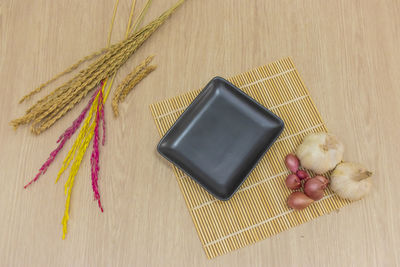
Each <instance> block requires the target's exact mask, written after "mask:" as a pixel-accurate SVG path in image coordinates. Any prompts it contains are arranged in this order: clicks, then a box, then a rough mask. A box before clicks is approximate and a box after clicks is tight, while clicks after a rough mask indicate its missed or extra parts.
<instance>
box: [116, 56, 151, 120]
mask: <svg viewBox="0 0 400 267" xmlns="http://www.w3.org/2000/svg"><path fill="white" fill-rule="evenodd" d="M153 58H154V56H149V57H147V58H146V59H145V60H143V61H142V62H141V63H140V64H139V65H138V66H136V68H135V69H134V70H133V71H132V72H131V73H129V74H128V75H127V76H126V78H125V79H124V80H123V81H122V82H121V83H120V84H119V85H118V87H117V89H115V91H114V97H113V100H112V104H111V106H112V108H113V111H114V115H115V116H116V117H118V115H119V112H118V104H119V102H121V101H120V97H121V94H122V92H123V91H124V89H125V88H126V87H127V86H128V85H129V84H130V83H131V81H133V80H134V79H137V77H138V76H142V73H143V71H144V70H145V69H146V68H147V66H148V65H149V64H150V62H151V61H152V60H153ZM149 73H150V72H149ZM149 73H147V74H146V76H147V75H148V74H149ZM144 77H145V76H143V77H141V79H140V80H142V79H143V78H144ZM137 83H138V82H137Z"/></svg>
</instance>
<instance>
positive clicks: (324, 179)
mask: <svg viewBox="0 0 400 267" xmlns="http://www.w3.org/2000/svg"><path fill="white" fill-rule="evenodd" d="M314 178H315V179H318V180H320V181H321V183H323V184H324V185H325V187H324V189H325V188H326V187H327V186H328V184H329V180H328V179H326V177H324V176H322V175H316V176H314Z"/></svg>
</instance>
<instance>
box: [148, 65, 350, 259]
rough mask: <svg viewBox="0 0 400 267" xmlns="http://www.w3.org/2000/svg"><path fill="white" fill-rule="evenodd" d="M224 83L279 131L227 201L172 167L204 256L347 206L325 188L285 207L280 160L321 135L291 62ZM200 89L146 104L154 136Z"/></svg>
mask: <svg viewBox="0 0 400 267" xmlns="http://www.w3.org/2000/svg"><path fill="white" fill-rule="evenodd" d="M228 80H229V81H230V82H232V83H233V84H235V85H236V86H238V87H239V88H240V89H241V90H243V91H244V92H245V93H246V94H248V95H249V96H251V97H252V98H254V99H255V100H257V101H258V102H259V103H261V104H262V105H264V106H265V107H267V108H268V109H270V110H271V111H272V112H274V113H275V114H277V115H278V116H279V117H281V118H282V120H283V121H284V122H285V129H284V131H283V132H282V134H281V136H280V137H279V138H278V139H277V141H276V142H275V144H274V145H273V146H272V147H271V148H270V149H269V151H268V152H267V153H266V155H265V156H264V157H263V158H262V160H261V161H260V162H259V163H258V165H257V166H256V168H255V169H254V170H253V171H252V172H251V174H250V175H249V177H248V178H247V180H246V181H245V182H244V183H243V184H242V186H241V187H240V189H239V190H238V191H237V193H236V194H235V195H234V196H233V197H232V198H231V199H230V200H229V201H219V200H217V199H215V198H214V197H213V196H211V195H210V194H209V193H208V192H207V191H206V190H204V189H203V188H201V187H200V186H199V185H198V184H197V183H195V182H194V181H193V180H192V179H191V178H189V177H188V176H186V175H185V174H184V173H183V172H182V171H181V170H179V169H178V168H176V167H175V166H173V170H174V172H175V176H176V179H177V181H178V184H179V186H180V189H181V191H182V194H183V196H184V198H185V201H186V204H187V207H188V209H189V212H190V215H191V216H192V219H193V222H194V224H195V226H196V229H197V233H198V235H199V238H200V241H201V243H202V245H203V248H204V250H205V252H206V254H207V256H208V257H209V258H213V257H216V256H219V255H221V254H224V253H226V252H229V251H232V250H235V249H238V248H241V247H244V246H246V245H249V244H252V243H255V242H257V241H259V240H262V239H265V238H267V237H269V236H272V235H275V234H277V233H280V232H282V231H284V230H286V229H289V228H291V227H294V226H297V225H299V224H302V223H304V222H307V221H309V220H312V219H314V218H316V217H318V216H321V215H324V214H327V213H330V212H331V211H334V210H337V209H339V208H341V207H343V206H345V205H347V204H349V203H350V202H349V201H347V200H344V199H341V198H339V197H338V196H337V195H335V194H334V193H333V192H332V191H331V190H329V189H327V190H325V196H324V198H322V199H321V200H319V201H317V202H314V203H313V204H312V205H310V206H309V207H308V208H306V209H304V210H302V211H295V210H292V209H289V208H288V207H287V205H286V200H287V197H288V195H289V194H290V193H291V191H290V190H289V189H287V188H286V186H285V182H284V181H285V178H286V176H287V175H288V174H289V172H288V170H287V168H286V167H285V164H284V158H285V156H286V155H287V154H288V153H290V152H294V151H295V148H296V147H297V146H298V145H299V144H300V143H301V141H302V139H303V137H304V136H305V135H307V134H308V133H310V132H321V131H327V129H326V126H325V124H324V122H323V120H322V119H321V116H320V115H319V112H318V110H317V108H316V107H315V104H314V103H313V101H312V99H311V97H310V95H309V93H308V90H307V89H306V87H305V86H304V83H303V82H302V80H301V78H300V76H299V74H298V72H297V70H296V68H295V66H294V64H293V62H292V60H291V59H290V58H286V59H282V60H280V61H277V62H274V63H271V64H268V65H266V66H262V67H259V68H256V69H253V70H251V71H248V72H245V73H242V74H239V75H236V76H234V77H232V78H230V79H228ZM200 91H201V89H200V90H195V91H190V92H188V93H186V94H183V95H180V96H176V97H174V98H171V99H167V100H164V101H162V102H159V103H155V104H153V105H151V106H150V109H151V112H152V115H153V117H154V120H155V123H156V125H157V129H158V132H159V133H160V136H163V135H164V134H165V133H166V132H167V131H168V129H169V128H170V127H171V126H172V124H173V123H174V122H175V121H176V119H177V118H178V117H179V116H180V115H181V114H182V113H183V111H184V110H185V109H186V107H187V106H188V105H189V104H190V103H191V102H192V101H193V100H194V99H195V97H196V96H197V94H198V93H199V92H200Z"/></svg>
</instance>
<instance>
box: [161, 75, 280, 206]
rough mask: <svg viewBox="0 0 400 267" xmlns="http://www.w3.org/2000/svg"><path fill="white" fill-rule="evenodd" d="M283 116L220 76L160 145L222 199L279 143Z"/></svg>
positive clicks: (199, 181)
mask: <svg viewBox="0 0 400 267" xmlns="http://www.w3.org/2000/svg"><path fill="white" fill-rule="evenodd" d="M283 127H284V124H283V121H282V120H281V119H280V118H279V117H278V116H276V115H275V114H273V113H272V112H271V111H269V110H268V109H266V108H265V107H263V106H262V105H261V104H259V103H258V102H256V101H255V100H254V99H252V98H251V97H249V96H248V95H246V94H245V93H243V92H242V91H241V90H240V89H239V88H237V87H236V86H234V85H233V84H231V83H230V82H228V81H227V80H225V79H223V78H220V77H215V78H214V79H212V80H211V81H210V82H209V83H208V84H207V85H206V87H205V88H204V89H203V90H202V91H201V92H200V94H199V95H198V96H197V97H196V99H195V100H194V101H193V102H192V103H191V104H190V105H189V107H188V108H187V109H186V110H185V112H183V114H182V115H181V116H180V117H179V118H178V120H177V121H176V122H175V124H174V125H173V126H172V127H171V128H170V129H169V131H168V132H167V133H166V134H165V136H164V137H163V138H162V139H161V141H160V143H159V144H158V147H157V150H158V152H159V153H160V154H161V155H163V156H164V157H165V158H166V159H168V160H169V161H171V162H172V163H173V164H175V165H176V166H177V167H179V168H180V169H181V170H182V171H184V172H185V173H186V174H187V175H188V176H190V177H191V178H193V179H194V180H195V181H196V182H197V183H199V184H200V185H201V186H203V187H204V188H205V189H206V190H207V191H208V192H210V193H211V194H213V195H214V196H215V197H216V198H218V199H220V200H228V199H229V198H230V197H231V196H232V195H233V194H234V193H235V191H236V190H237V189H238V188H239V187H240V185H241V184H242V183H243V181H244V180H245V179H246V177H247V176H248V175H249V173H250V172H251V170H252V169H253V168H254V167H255V165H256V164H257V162H258V161H259V160H260V159H261V158H262V156H263V155H264V154H265V153H266V151H267V150H268V148H269V147H270V146H271V145H272V144H273V143H274V141H275V140H276V138H277V137H278V136H279V135H280V133H281V132H282V130H283Z"/></svg>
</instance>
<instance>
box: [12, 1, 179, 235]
mask: <svg viewBox="0 0 400 267" xmlns="http://www.w3.org/2000/svg"><path fill="white" fill-rule="evenodd" d="M184 1H185V0H179V1H178V2H176V3H175V5H173V6H172V7H171V8H169V9H168V10H167V11H165V12H164V13H162V14H161V16H159V17H158V18H157V19H155V20H153V21H152V22H150V23H149V24H148V25H146V26H145V27H143V28H141V29H140V30H136V29H137V28H138V27H140V25H141V23H142V20H143V18H144V15H145V14H146V12H147V10H148V8H149V7H150V4H151V2H152V1H151V0H147V2H146V3H145V5H144V7H143V8H142V10H141V12H140V14H139V16H138V18H137V19H136V20H135V22H134V23H132V19H133V14H134V9H135V6H136V0H132V3H131V11H130V15H129V20H128V23H127V28H126V32H125V39H124V40H122V41H121V42H119V43H117V44H114V45H110V40H111V35H112V31H113V25H114V21H115V18H116V13H117V8H118V4H119V0H116V2H115V5H114V9H113V15H112V18H111V23H110V30H109V34H108V40H107V47H106V48H103V49H101V50H99V51H96V52H94V53H92V54H90V55H88V56H86V57H84V58H82V59H80V60H79V61H78V62H76V63H75V64H73V65H72V66H70V67H69V68H67V69H66V70H64V71H63V72H61V73H59V74H57V75H56V76H54V77H53V78H52V79H50V80H49V81H47V82H45V83H43V84H41V85H40V86H39V87H38V88H35V89H34V90H33V91H31V92H30V93H28V94H27V95H25V96H24V97H23V98H22V99H21V100H20V102H23V101H25V100H27V99H29V98H31V97H32V96H33V95H35V94H36V93H39V92H40V91H41V90H42V89H43V88H45V87H46V86H47V85H49V84H51V83H52V82H54V81H55V80H57V79H58V78H59V77H61V76H63V75H64V74H67V73H69V72H72V71H74V70H76V69H77V68H78V67H79V66H80V65H81V64H82V63H83V62H86V61H89V60H92V59H94V58H98V59H97V61H96V62H94V63H92V64H91V65H89V67H87V68H86V69H83V70H81V71H80V72H79V73H78V74H76V75H75V76H74V77H73V78H72V79H70V80H69V81H67V82H66V83H64V84H62V85H61V86H59V87H57V88H56V89H55V90H53V91H52V92H51V93H50V94H48V95H47V96H45V97H43V98H42V99H40V100H38V101H37V102H36V103H35V104H33V105H32V106H31V107H30V108H28V109H27V111H26V113H25V115H24V116H22V117H20V118H18V119H15V120H13V121H12V122H11V124H12V125H13V126H14V127H18V126H20V125H22V124H31V130H32V132H34V133H36V134H40V133H41V132H43V131H44V130H46V129H48V128H49V127H50V126H52V125H53V124H54V123H55V122H56V121H57V120H58V119H60V118H61V117H62V116H64V115H65V114H66V113H67V112H68V111H69V110H70V109H72V108H73V107H74V106H75V105H76V104H77V103H79V102H80V101H81V100H82V99H83V98H84V97H85V96H86V95H87V94H88V93H89V92H90V91H92V90H93V88H97V89H95V90H94V93H93V95H92V96H91V97H90V99H89V102H88V103H87V105H86V106H85V107H84V109H83V110H82V112H81V113H80V115H79V116H78V118H76V119H75V120H74V121H73V122H72V125H71V126H70V127H69V128H67V129H66V130H65V131H64V133H63V134H61V135H60V137H59V138H58V140H57V143H58V146H57V147H56V148H55V149H54V150H53V151H52V152H51V153H50V155H49V157H48V159H47V160H46V161H45V163H44V164H43V165H42V166H41V168H40V169H39V171H38V173H37V174H36V175H35V176H34V178H33V179H32V180H31V181H30V182H29V183H27V184H26V185H25V187H24V188H27V187H28V186H30V185H31V184H32V183H33V182H35V181H37V180H38V179H39V177H40V176H41V175H42V174H44V173H45V172H46V170H47V169H48V167H49V166H50V165H51V163H52V162H53V161H54V160H55V158H56V156H57V155H58V154H59V152H60V151H61V150H62V148H63V147H64V146H65V144H66V142H67V141H68V140H69V139H70V138H71V137H72V135H73V134H74V133H75V132H76V131H77V130H78V129H79V128H80V130H79V133H78V136H77V138H76V139H75V141H74V143H73V145H72V147H71V148H70V150H69V151H68V153H67V155H66V157H65V158H64V160H63V163H62V165H61V168H60V170H59V171H58V174H57V177H56V183H57V182H58V181H59V179H60V178H61V176H62V174H63V173H64V172H65V171H67V170H68V169H69V168H70V171H69V174H68V178H67V181H66V183H65V185H64V192H65V195H66V202H65V210H64V216H63V219H62V225H63V235H62V237H63V239H64V238H65V236H66V234H67V226H68V220H69V210H70V203H71V195H72V189H73V186H74V182H75V178H76V175H77V173H78V171H79V168H80V166H81V162H82V160H83V157H84V155H85V153H86V151H87V149H88V147H89V145H90V142H91V141H92V139H93V147H92V153H91V157H90V163H91V180H92V190H93V195H94V200H95V201H97V203H98V206H99V208H100V210H101V211H102V212H103V206H102V203H101V200H100V199H101V197H100V190H99V171H100V151H101V149H100V140H101V144H102V145H103V146H104V144H105V138H106V121H105V102H106V100H107V98H108V96H109V93H110V91H111V88H112V84H113V82H114V79H115V76H116V73H117V71H118V69H119V68H120V67H121V66H122V65H123V64H124V63H125V62H126V61H127V59H128V58H129V57H130V56H131V55H132V54H133V53H135V51H136V50H137V49H138V48H139V47H140V46H141V45H142V44H143V43H144V42H145V41H146V40H147V39H148V38H149V37H150V36H151V35H152V34H153V33H154V32H155V31H156V30H157V29H158V28H159V27H160V26H161V25H162V24H163V23H164V22H165V21H166V19H167V18H168V17H169V16H170V15H171V14H172V13H173V12H174V11H175V10H176V9H177V8H178V7H179V6H180V5H181V4H182V3H183V2H184ZM152 59H153V56H150V57H148V58H146V60H145V61H144V62H142V63H141V64H139V66H137V67H136V68H135V70H136V72H135V71H134V72H133V74H132V73H131V74H130V75H128V77H126V78H125V79H124V82H123V83H124V86H123V87H122V88H121V89H119V90H120V91H119V93H118V101H123V100H124V99H125V97H126V95H127V94H128V93H129V92H130V91H131V90H132V88H133V87H134V86H135V85H137V84H138V83H139V82H140V81H141V80H142V79H143V78H144V77H146V76H147V75H148V74H149V73H151V72H152V71H153V70H154V69H155V68H156V67H155V66H149V65H148V64H149V63H150V61H151V60H152ZM101 130H102V138H100V136H101V134H100V132H101Z"/></svg>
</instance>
